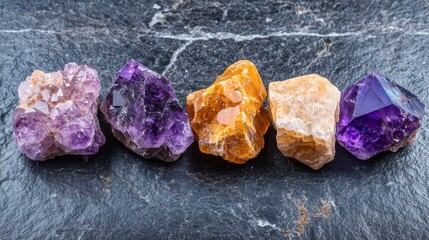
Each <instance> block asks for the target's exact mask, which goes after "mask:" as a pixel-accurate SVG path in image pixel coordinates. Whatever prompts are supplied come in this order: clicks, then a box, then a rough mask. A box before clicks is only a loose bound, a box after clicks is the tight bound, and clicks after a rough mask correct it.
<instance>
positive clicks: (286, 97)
mask: <svg viewBox="0 0 429 240" xmlns="http://www.w3.org/2000/svg"><path fill="white" fill-rule="evenodd" d="M340 95H341V94H340V91H339V90H338V89H337V88H336V87H335V86H334V85H332V84H331V82H329V80H328V79H326V78H323V77H321V76H319V75H317V74H310V75H305V76H301V77H296V78H292V79H289V80H285V81H280V82H271V83H270V84H269V90H268V103H269V110H270V116H271V119H272V121H273V124H274V127H275V128H276V129H277V146H278V148H279V149H280V151H281V152H282V153H283V155H285V156H287V157H292V158H295V159H297V160H299V161H301V162H302V163H304V164H306V165H308V166H310V167H311V168H313V169H319V168H321V167H322V166H323V165H324V164H326V163H328V162H330V161H332V160H333V159H334V156H335V127H336V122H337V121H338V114H339V101H340Z"/></svg>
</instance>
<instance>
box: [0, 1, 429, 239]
mask: <svg viewBox="0 0 429 240" xmlns="http://www.w3.org/2000/svg"><path fill="white" fill-rule="evenodd" d="M0 20H1V21H0V144H1V145H0V236H1V237H0V238H2V239H132V238H134V239H135V238H143V239H168V238H169V239H183V238H185V239H219V238H221V239H248V238H255V239H284V238H286V239H287V238H300V237H302V238H303V239H315V238H316V239H424V238H427V236H428V235H429V227H428V225H429V204H428V201H429V191H428V182H429V170H428V169H429V168H428V167H429V161H428V157H429V148H428V139H429V132H428V129H429V128H428V124H429V119H428V118H427V117H426V118H425V119H424V121H423V125H422V128H421V131H420V134H419V137H418V139H417V141H416V142H415V144H413V145H411V146H409V147H407V148H405V149H402V150H400V151H399V152H397V153H383V154H381V155H379V156H377V157H374V158H373V159H371V160H369V161H359V160H357V159H356V158H354V157H352V156H351V155H350V154H349V153H347V152H346V151H345V150H344V149H342V148H341V147H340V146H337V156H336V158H335V160H334V161H333V162H332V163H330V164H328V165H326V166H325V167H323V168H322V169H321V170H319V171H313V170H311V169H310V168H308V167H306V166H304V165H302V164H300V163H299V162H297V161H295V160H292V159H288V158H285V157H283V156H282V155H281V154H280V152H279V151H278V150H277V147H276V143H275V131H274V129H273V128H270V129H269V131H268V133H267V135H266V147H265V149H264V150H263V151H262V152H261V153H260V155H259V157H258V158H256V159H254V160H251V161H249V162H248V163H247V164H245V165H242V166H238V165H232V164H228V163H227V162H225V161H223V160H221V159H219V158H216V157H212V156H208V155H205V154H202V153H200V152H199V150H198V147H197V145H196V144H195V143H194V144H193V145H192V146H191V147H190V149H189V150H188V151H187V152H186V153H185V154H184V155H183V156H182V157H181V158H179V160H178V161H177V162H175V163H163V162H160V161H156V160H145V159H143V158H141V157H139V156H138V155H136V154H134V153H133V152H131V151H130V150H128V149H126V148H125V147H124V146H123V145H121V144H120V142H119V141H117V140H115V139H114V138H113V136H112V134H111V133H110V128H109V126H108V125H107V123H106V121H105V120H104V119H103V117H102V116H101V115H100V119H101V124H102V130H103V132H104V133H105V134H106V138H107V143H106V145H104V146H103V147H102V148H101V150H100V152H99V153H98V154H97V155H95V156H92V157H90V158H89V160H88V161H85V160H84V159H82V158H80V157H76V156H69V157H60V158H57V159H54V160H51V161H47V162H32V161H29V160H28V159H26V158H25V157H24V156H23V155H21V154H20V153H19V152H18V150H17V148H16V146H15V144H14V142H13V139H12V128H11V114H12V111H13V109H14V108H15V107H16V104H17V101H18V99H17V88H18V85H19V83H20V82H21V81H23V80H24V79H25V77H26V76H27V75H29V74H31V72H32V71H33V70H34V69H36V68H37V69H42V70H46V71H53V70H57V69H59V68H61V67H62V66H64V64H65V63H67V62H71V61H75V62H77V63H79V64H83V63H87V64H90V65H92V66H94V68H96V69H97V70H98V72H99V74H100V77H101V80H102V91H103V92H102V96H104V95H105V94H106V91H107V90H108V88H109V87H110V85H111V83H112V81H113V76H114V74H115V72H116V71H118V70H119V68H120V67H121V66H122V65H123V64H125V62H126V61H127V60H129V59H130V58H135V59H137V60H139V61H140V62H141V63H143V64H144V65H146V66H148V67H150V68H152V69H154V70H156V71H158V72H163V73H165V75H166V76H167V77H168V78H169V79H170V80H171V81H172V83H173V85H174V87H175V88H176V93H177V95H178V98H179V99H180V100H181V103H182V104H184V102H185V97H186V95H187V94H188V93H190V92H192V91H195V90H197V89H200V88H203V87H205V86H208V85H209V84H210V83H211V82H212V81H213V80H214V79H215V77H216V76H217V75H219V74H220V73H222V71H223V70H224V69H225V68H226V67H227V66H228V65H230V64H232V63H233V62H235V61H237V60H239V59H249V60H251V61H253V62H254V63H255V64H256V66H257V67H258V69H259V72H260V74H261V76H262V78H263V80H264V83H265V85H266V86H267V85H268V83H269V82H270V81H277V80H284V79H287V78H290V77H294V76H298V75H302V74H307V73H318V74H320V75H323V76H325V77H327V78H329V79H330V80H331V81H332V82H333V83H334V84H335V85H336V86H338V88H339V89H344V88H345V87H346V86H348V85H349V84H351V83H352V82H354V81H356V80H358V79H360V78H361V77H363V76H364V75H365V74H367V73H368V72H372V71H376V72H379V73H382V74H384V75H386V76H387V77H389V78H391V79H392V80H394V81H396V82H397V83H399V84H401V85H402V86H404V87H405V88H408V89H409V90H410V91H411V92H413V93H414V94H416V95H418V96H419V97H420V98H421V100H422V101H423V102H424V103H425V104H426V106H429V98H428V95H429V88H428V83H429V68H428V64H429V49H428V46H429V2H428V1H424V0H417V1H411V0H404V1H390V0H386V1H335V2H334V1H289V0H288V1H280V0H278V1H238V0H233V1H209V0H206V1H196V0H194V1H187V0H180V1H153V0H150V1H142V2H139V3H137V2H135V1H93V0H90V1H57V2H54V1H12V0H4V1H1V2H0Z"/></svg>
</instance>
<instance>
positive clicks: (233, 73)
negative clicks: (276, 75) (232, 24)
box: [186, 60, 270, 164]
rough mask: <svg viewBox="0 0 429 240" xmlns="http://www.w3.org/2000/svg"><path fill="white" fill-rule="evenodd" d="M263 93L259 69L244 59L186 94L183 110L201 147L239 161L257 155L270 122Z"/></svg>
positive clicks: (240, 162) (227, 158)
mask: <svg viewBox="0 0 429 240" xmlns="http://www.w3.org/2000/svg"><path fill="white" fill-rule="evenodd" d="M266 96H267V91H266V90H265V87H264V84H263V82H262V79H261V77H260V76H259V73H258V70H257V69H256V67H255V65H254V64H253V63H252V62H250V61H247V60H241V61H238V62H236V63H234V64H233V65H231V66H229V67H228V68H227V69H226V70H225V72H224V73H223V74H222V75H220V76H219V77H217V78H216V81H215V82H214V83H213V84H212V85H211V86H210V87H208V88H206V89H202V90H199V91H196V92H193V93H191V94H189V95H188V96H187V98H186V111H187V112H188V115H189V120H190V122H191V127H192V129H193V130H194V135H195V137H196V139H197V140H198V143H199V146H200V150H201V151H202V152H204V153H208V154H213V155H216V156H221V157H223V158H224V159H225V160H227V161H229V162H233V163H238V164H243V163H245V162H246V161H247V160H249V159H252V158H254V157H256V155H258V153H259V152H260V151H261V149H262V148H263V147H264V134H265V133H266V131H267V129H268V126H269V125H270V118H269V114H268V111H267V110H266V109H264V108H263V107H262V104H263V101H264V99H265V97H266Z"/></svg>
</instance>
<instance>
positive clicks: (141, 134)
mask: <svg viewBox="0 0 429 240" xmlns="http://www.w3.org/2000/svg"><path fill="white" fill-rule="evenodd" d="M100 108H101V111H102V112H103V114H104V116H105V117H106V119H107V121H108V122H109V123H110V124H111V126H112V131H113V135H114V136H115V137H116V138H117V139H119V140H120V141H121V142H122V143H123V144H124V145H125V146H127V147H128V148H130V149H131V150H133V151H134V152H136V153H137V154H139V155H141V156H143V157H145V158H156V159H159V160H162V161H166V162H171V161H175V160H177V158H178V157H179V156H180V154H182V153H183V152H184V151H185V150H186V149H187V148H188V147H189V145H191V144H192V142H193V141H194V137H193V134H192V129H191V126H190V124H189V120H188V115H187V114H186V112H185V111H184V110H183V109H182V107H181V106H180V104H179V102H178V101H177V98H176V94H175V93H174V90H173V87H172V86H171V84H170V82H169V81H168V80H167V79H166V78H165V77H163V76H162V75H160V74H158V73H156V72H154V71H152V70H150V69H148V68H146V67H145V66H143V65H142V64H140V63H139V62H137V61H135V60H130V61H129V62H128V63H127V64H125V66H124V67H123V68H122V69H121V70H120V71H119V73H118V75H117V78H116V80H115V82H114V84H113V86H112V88H111V89H110V92H109V93H108V94H107V96H106V98H105V99H104V101H103V102H102V103H101V107H100Z"/></svg>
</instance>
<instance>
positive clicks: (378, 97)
mask: <svg viewBox="0 0 429 240" xmlns="http://www.w3.org/2000/svg"><path fill="white" fill-rule="evenodd" d="M340 106H341V112H340V121H339V122H338V124H337V139H338V142H339V144H340V145H341V146H343V147H344V148H346V149H347V150H348V151H349V152H350V153H352V154H353V155H354V156H356V157H357V158H359V159H362V160H366V159H369V158H371V157H372V156H374V155H376V154H377V153H380V152H383V151H386V150H389V151H393V152H396V151H397V150H398V149H399V148H402V147H405V146H406V145H408V144H410V143H412V142H413V141H414V139H415V137H416V134H417V130H418V128H419V127H420V125H421V121H422V119H423V116H424V105H423V104H422V103H421V102H420V100H419V99H418V98H417V97H416V96H415V95H413V94H411V93H410V92H409V91H407V90H406V89H404V88H403V87H401V86H399V85H398V84H396V83H394V82H393V81H391V80H389V79H387V78H385V77H383V76H381V75H379V74H377V73H372V74H369V75H368V76H366V77H364V78H363V79H362V80H360V81H358V82H357V83H355V84H353V85H351V86H350V87H348V88H347V89H346V90H345V91H344V92H343V94H342V96H341V103H340Z"/></svg>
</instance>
